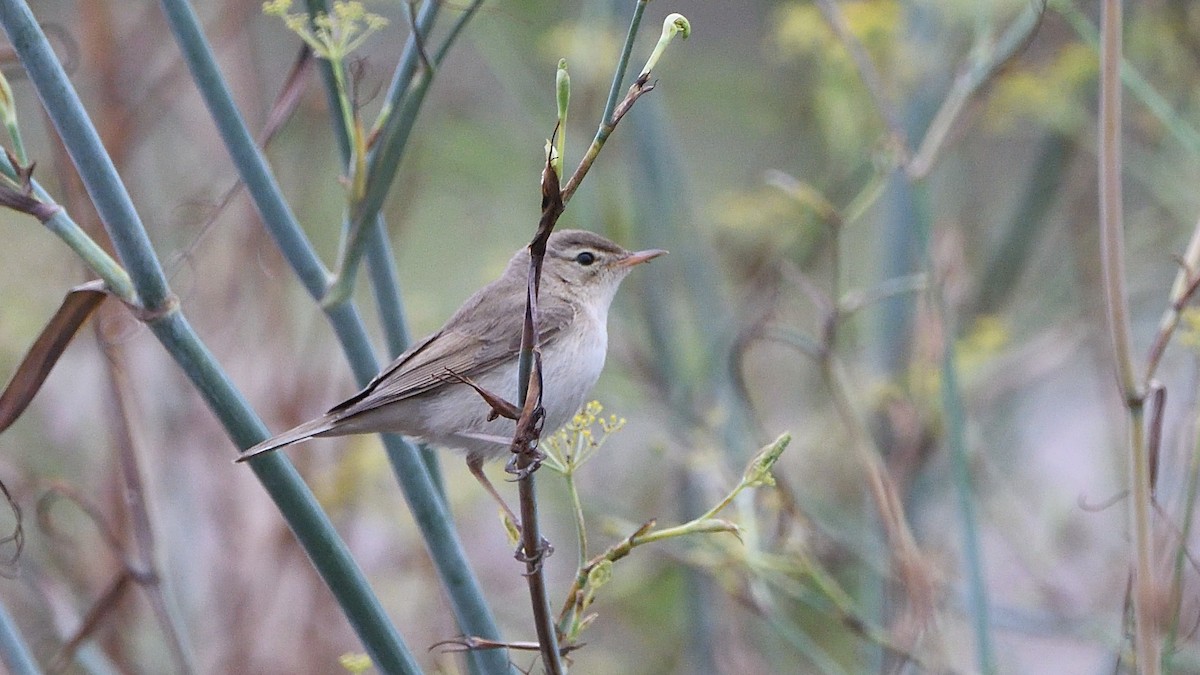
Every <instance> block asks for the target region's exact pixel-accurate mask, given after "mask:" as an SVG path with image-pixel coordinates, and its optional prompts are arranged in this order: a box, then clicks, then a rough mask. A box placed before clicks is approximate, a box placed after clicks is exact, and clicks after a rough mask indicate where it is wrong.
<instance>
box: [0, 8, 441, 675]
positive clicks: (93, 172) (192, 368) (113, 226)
mask: <svg viewBox="0 0 1200 675" xmlns="http://www.w3.org/2000/svg"><path fill="white" fill-rule="evenodd" d="M0 23H3V25H4V30H5V32H6V33H7V34H8V36H9V40H10V41H11V42H12V44H13V46H14V48H15V49H16V51H17V53H18V56H19V57H20V59H21V62H22V65H24V67H25V69H26V71H27V72H28V73H29V77H30V81H31V82H32V83H33V84H34V86H35V88H36V89H37V92H38V96H39V97H40V98H41V100H42V103H43V106H44V107H45V109H46V112H47V114H48V115H49V117H50V119H51V121H52V122H53V124H54V127H55V129H56V130H57V131H58V134H59V136H60V137H61V138H62V141H63V144H64V145H65V146H66V148H67V151H68V153H69V154H70V156H71V160H72V162H73V163H74V164H75V165H76V168H77V170H78V173H79V175H80V176H81V177H82V178H83V180H84V183H85V186H86V188H87V191H88V194H89V196H90V197H91V199H92V202H93V204H94V205H95V206H96V210H97V212H98V213H99V214H100V218H101V220H102V221H103V222H104V225H105V227H106V228H107V230H108V232H109V235H110V237H111V238H112V240H113V243H114V245H115V247H116V248H117V251H118V253H119V254H120V257H121V260H122V262H123V263H124V264H125V265H126V267H127V269H128V270H129V273H130V276H131V278H132V282H133V285H134V287H135V288H136V289H137V292H138V296H139V297H140V298H141V300H142V302H143V308H142V310H143V311H142V312H141V313H140V315H139V318H140V319H141V320H142V321H143V322H145V323H146V325H147V326H148V327H149V328H150V329H151V331H152V332H153V333H154V335H155V336H156V337H157V338H158V339H159V341H160V342H161V343H162V344H163V346H164V347H165V348H166V349H167V351H168V352H169V353H170V354H171V356H172V357H173V358H174V359H175V361H176V363H177V364H178V365H179V366H180V367H181V368H182V369H183V371H184V374H185V375H186V376H187V377H188V378H189V380H191V382H192V384H193V385H194V386H195V387H196V389H197V390H198V391H199V393H200V394H201V395H202V396H203V398H204V400H205V402H206V403H207V404H208V406H209V408H210V409H211V410H212V411H213V413H214V414H215V415H216V416H217V418H218V419H219V420H220V422H221V424H222V425H223V426H224V427H225V429H226V432H227V433H228V434H229V436H230V438H232V439H233V440H234V441H235V443H237V444H238V445H239V446H240V447H250V446H251V445H253V444H254V443H256V442H258V441H260V440H262V439H264V438H266V428H265V427H264V426H263V424H262V422H261V421H260V420H259V419H258V418H257V417H256V416H255V415H254V413H253V411H252V410H251V409H250V407H249V405H248V404H247V403H246V401H245V399H244V398H243V397H242V396H241V394H240V392H238V391H237V390H236V389H235V388H234V386H233V384H232V383H231V382H230V381H229V379H228V377H226V375H225V373H224V372H223V371H222V370H221V368H220V366H219V365H218V364H217V362H216V360H215V359H214V358H213V356H212V354H211V353H210V352H209V351H208V349H207V348H206V347H205V346H204V344H203V343H202V342H201V341H200V339H199V338H198V337H197V336H196V334H195V331H193V330H192V328H191V326H190V325H189V324H188V322H187V320H186V319H185V318H184V316H183V314H182V313H181V312H180V310H179V305H178V302H177V300H176V299H175V298H174V296H173V295H172V294H171V292H170V289H169V287H168V285H167V282H166V279H165V277H164V275H163V272H162V267H161V265H160V264H159V261H158V258H157V256H156V255H155V253H154V249H153V247H152V246H151V244H150V240H149V237H148V236H147V234H146V230H145V227H144V226H143V225H142V223H141V219H140V218H139V217H138V214H137V212H136V210H135V209H134V207H133V204H132V201H131V200H130V198H129V194H128V192H127V191H126V190H125V187H124V185H123V184H122V183H121V180H120V178H119V177H118V176H117V173H116V170H115V168H114V167H113V163H112V160H111V158H109V156H108V154H107V153H106V152H105V150H104V147H103V145H102V144H101V142H100V139H99V136H98V134H97V133H96V130H95V128H94V127H93V125H92V124H91V121H90V120H89V118H88V116H87V113H86V112H85V111H84V109H83V105H82V103H81V102H80V100H79V97H78V95H77V94H76V93H75V90H74V89H73V88H72V87H71V84H70V81H69V80H68V79H67V76H66V73H65V72H64V71H63V69H62V66H61V64H59V63H58V61H57V58H56V57H55V55H54V52H53V50H52V49H51V48H50V45H49V43H48V42H47V40H46V37H45V35H44V34H43V33H42V31H41V29H40V27H39V26H38V24H37V21H36V19H35V18H34V16H33V14H32V12H31V11H30V10H29V7H28V6H27V5H26V4H25V3H24V2H21V1H20V0H0ZM252 469H253V470H254V472H255V474H256V476H257V477H258V478H259V480H260V481H261V482H262V483H263V485H264V487H265V488H266V489H267V492H268V493H269V494H270V495H271V497H272V499H274V500H275V502H276V503H277V504H279V507H280V510H281V512H283V513H284V516H285V518H286V519H287V521H288V525H289V526H290V527H291V528H292V530H293V532H295V534H296V537H297V539H298V540H299V541H300V543H301V545H302V546H303V547H304V549H305V552H306V553H307V554H308V556H309V558H310V559H311V560H312V561H313V565H314V567H316V568H317V571H318V573H320V574H321V576H322V578H323V579H324V580H325V583H326V584H327V585H328V586H329V588H330V590H331V591H332V592H333V594H334V596H335V597H336V598H337V600H338V603H339V605H340V606H341V607H342V609H343V611H344V612H345V614H346V616H347V618H348V619H349V621H350V623H351V625H352V626H353V627H354V629H355V631H356V632H357V633H358V635H359V637H360V639H361V640H362V641H363V643H364V646H365V647H366V649H367V650H368V652H370V653H371V656H372V658H373V659H374V660H375V662H376V663H377V664H379V665H380V667H381V668H386V669H389V670H395V671H396V672H406V673H415V672H419V669H418V668H417V666H416V662H415V660H414V659H413V658H412V656H411V654H410V652H409V651H408V649H407V647H406V646H405V645H404V644H403V641H402V640H401V639H400V636H399V634H398V633H396V631H395V628H394V627H393V626H392V625H391V622H390V621H389V620H388V619H387V615H386V614H385V613H384V612H383V609H382V607H381V606H380V605H379V602H378V600H377V599H376V598H375V596H374V594H373V593H372V592H371V590H370V587H369V585H368V584H367V582H366V577H365V576H364V575H363V573H362V571H361V570H360V569H359V568H358V566H357V565H356V564H355V562H354V560H353V558H352V557H351V556H350V554H349V551H348V550H347V549H346V546H345V544H344V543H343V542H342V541H341V539H340V538H339V537H338V535H337V533H336V531H335V530H334V529H333V525H332V523H330V522H329V519H328V518H327V517H326V516H325V514H324V512H322V511H321V510H320V508H319V507H318V506H317V503H316V500H315V498H313V496H312V493H311V492H309V491H308V489H307V487H306V486H305V485H304V482H303V481H302V480H300V477H299V475H298V474H297V473H296V471H295V469H294V468H293V467H292V466H291V464H290V463H288V462H287V460H286V459H284V458H282V457H271V458H269V459H268V460H267V461H263V462H260V463H256V464H255V465H254V466H253V467H252Z"/></svg>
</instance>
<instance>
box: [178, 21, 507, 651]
mask: <svg viewBox="0 0 1200 675" xmlns="http://www.w3.org/2000/svg"><path fill="white" fill-rule="evenodd" d="M162 5H163V8H164V11H165V13H166V15H167V18H168V22H169V23H170V25H171V29H172V31H173V32H174V34H175V37H176V42H177V43H178V44H179V47H180V49H181V51H182V52H183V54H184V59H185V61H186V62H187V64H188V68H189V70H190V71H191V72H192V77H193V80H194V81H195V83H196V86H197V87H198V88H199V90H200V93H201V95H202V96H203V98H204V101H205V104H206V105H207V106H208V108H209V111H210V114H211V115H212V118H213V121H214V123H215V124H216V125H217V128H218V130H219V131H220V133H221V137H222V140H223V141H224V143H225V146H226V149H227V150H228V151H229V153H230V155H231V156H232V158H233V161H234V164H235V166H236V167H237V170H238V172H239V174H240V175H241V176H242V180H243V182H245V184H246V188H247V190H248V192H249V193H250V195H251V198H252V199H253V201H254V204H255V207H256V208H257V209H258V212H259V214H260V216H261V218H262V221H263V224H264V225H265V226H266V227H267V229H268V231H269V232H270V233H271V236H272V237H273V238H274V239H275V241H276V244H277V245H278V246H279V248H280V250H281V252H282V253H283V254H284V256H285V258H287V260H288V264H289V265H291V267H292V269H293V271H294V272H295V273H296V274H297V276H298V277H299V278H300V281H301V283H302V284H303V285H304V287H305V289H306V290H307V291H308V293H309V295H310V296H311V297H313V298H314V299H316V300H318V301H320V300H321V298H322V297H323V296H324V295H325V291H326V287H327V284H328V279H329V275H328V273H327V272H326V270H325V267H324V265H323V264H322V263H321V261H320V260H319V259H318V257H317V255H316V252H315V251H314V250H313V248H312V245H311V243H309V241H308V239H307V238H306V237H305V235H304V233H303V232H302V231H301V229H300V226H299V224H298V223H297V222H296V220H295V217H294V215H293V214H292V213H291V210H290V209H289V207H288V205H287V203H286V202H285V201H284V199H283V195H282V194H281V192H280V190H279V186H278V184H277V183H276V182H275V180H274V177H273V176H272V175H271V172H270V169H269V168H268V167H267V163H266V159H265V158H264V157H263V156H262V153H261V152H259V150H258V148H257V147H256V146H255V144H254V141H253V139H252V138H251V136H250V134H249V132H248V131H247V129H246V125H245V123H244V122H243V120H242V119H241V114H240V113H239V111H238V109H237V107H236V106H235V105H234V103H233V100H232V97H231V95H230V92H229V89H228V87H227V86H225V83H224V80H223V78H222V77H221V74H220V71H219V69H218V68H217V66H216V63H215V60H214V58H213V54H212V49H211V47H210V46H209V45H208V43H207V40H205V38H204V34H203V32H202V31H201V29H200V26H199V22H198V21H197V19H196V16H195V14H194V12H192V10H191V7H190V6H189V5H188V4H187V2H186V1H185V0H162ZM368 189H369V188H368ZM323 309H324V310H325V313H326V315H327V316H328V318H329V322H330V324H331V326H332V327H333V329H334V332H335V333H336V335H337V337H338V340H339V342H340V343H341V344H342V349H343V351H344V352H345V354H346V357H347V359H348V360H349V361H350V365H351V368H352V370H353V371H354V375H355V378H356V379H357V380H358V381H359V382H360V383H361V384H365V383H366V382H367V381H368V380H369V379H370V378H371V377H373V376H374V375H375V373H376V372H378V369H379V368H378V364H377V362H376V361H375V357H374V354H373V353H372V351H371V345H370V341H369V339H368V337H367V334H366V330H365V328H364V327H363V325H362V321H361V319H360V317H359V315H358V311H357V309H356V308H355V306H354V304H353V303H350V302H345V303H338V304H336V305H334V306H326V307H323ZM257 440H261V438H260V439H256V441H257ZM383 443H384V447H385V448H386V449H387V453H388V458H389V460H390V462H391V464H392V468H393V472H394V473H395V475H396V477H397V479H398V481H399V482H400V484H401V487H402V489H403V492H404V496H405V500H406V501H407V503H408V505H409V508H410V510H411V511H412V514H413V519H414V520H415V521H416V523H417V525H418V527H419V528H420V530H421V533H422V536H423V537H424V540H425V544H426V546H427V547H428V549H429V553H430V557H431V558H432V559H433V562H434V566H435V568H436V569H437V572H438V575H439V578H440V579H441V581H442V584H443V586H444V588H445V589H446V594H447V597H448V598H449V600H450V605H451V610H452V611H453V612H454V616H455V620H456V621H457V623H458V626H459V628H460V630H462V632H463V633H465V634H467V635H473V636H481V637H484V638H492V639H495V638H496V637H497V636H498V634H499V630H498V629H497V627H496V624H495V620H494V619H493V618H492V615H491V612H490V610H489V609H488V608H487V604H486V602H485V600H484V598H483V593H482V590H481V589H480V587H479V583H478V580H477V579H476V578H475V576H474V575H473V574H472V572H471V569H470V566H469V565H468V563H467V560H466V555H465V553H464V552H463V550H462V544H461V542H460V541H459V539H458V536H457V533H456V532H455V531H454V528H453V525H452V523H451V519H450V517H449V514H448V513H447V511H446V507H445V503H444V502H443V500H442V499H441V497H440V496H439V495H438V493H437V490H436V489H435V488H434V486H433V483H432V481H431V480H430V477H429V473H428V472H427V471H426V469H425V465H424V463H423V462H422V461H421V459H420V457H419V456H418V455H417V453H416V451H415V448H413V447H412V446H411V445H410V444H409V443H407V442H406V441H404V439H403V438H401V437H399V436H395V435H391V434H384V435H383ZM252 444H253V443H250V444H246V445H243V446H242V447H249V445H252ZM251 466H252V468H255V469H256V470H257V465H256V464H254V463H253V462H252V463H251ZM288 466H290V464H289V465H288ZM281 512H283V513H284V515H285V517H288V514H287V512H286V511H285V508H284V507H281ZM331 587H332V586H331ZM384 626H390V622H388V621H387V620H386V618H382V621H381V625H380V628H383V627H384ZM392 630H394V629H392ZM470 658H471V659H472V660H473V661H475V662H476V664H475V665H476V666H477V667H479V669H480V670H481V672H489V673H491V672H507V670H508V668H509V664H508V661H507V658H506V655H505V654H503V653H501V652H498V651H494V650H493V651H490V652H472V654H471V656H470ZM377 663H378V662H377ZM480 664H482V665H480Z"/></svg>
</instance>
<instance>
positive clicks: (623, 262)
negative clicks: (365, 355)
mask: <svg viewBox="0 0 1200 675" xmlns="http://www.w3.org/2000/svg"><path fill="white" fill-rule="evenodd" d="M666 254H667V252H666V251H664V250H663V249H661V248H650V249H646V250H645V251H636V252H634V253H630V254H629V255H628V256H626V257H624V258H622V259H620V260H618V261H617V267H633V266H634V265H641V264H642V263H644V262H649V261H651V260H654V259H655V258H657V257H658V256H660V255H666Z"/></svg>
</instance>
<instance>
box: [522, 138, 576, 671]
mask: <svg viewBox="0 0 1200 675" xmlns="http://www.w3.org/2000/svg"><path fill="white" fill-rule="evenodd" d="M562 131H563V130H561V129H560V130H559V132H560V133H562ZM553 154H554V153H553V152H547V153H546V164H545V166H544V167H543V168H542V216H541V221H540V222H539V223H538V230H537V234H536V235H535V236H534V238H533V241H531V242H530V243H529V280H528V283H527V286H526V297H525V322H524V325H523V326H522V328H521V351H520V356H519V360H518V366H517V390H518V393H517V400H518V401H521V403H522V410H521V417H520V419H519V420H517V429H516V433H514V435H513V442H512V452H513V465H514V466H515V472H516V474H517V476H518V479H517V492H518V495H519V498H520V509H521V548H520V556H519V557H520V558H521V559H522V560H523V561H524V562H525V578H526V581H527V582H528V584H529V600H530V603H531V605H532V608H533V620H534V628H535V630H536V631H537V637H538V647H539V649H540V650H541V654H542V665H543V667H544V668H545V669H546V672H547V673H549V675H562V674H563V673H564V672H565V670H564V668H563V663H562V656H561V654H560V653H559V646H558V627H557V626H556V625H555V623H554V616H553V615H552V614H551V613H550V596H549V594H548V593H547V592H546V574H545V561H546V558H547V557H548V556H549V555H550V550H551V549H550V548H549V544H547V543H546V542H545V541H544V540H543V539H542V534H541V526H540V523H539V520H538V506H537V486H536V483H535V481H534V473H535V472H536V471H537V469H538V466H539V462H540V459H539V457H538V455H537V453H538V450H537V443H538V440H539V437H540V435H541V419H540V414H539V412H540V410H541V406H542V353H541V347H540V346H539V345H538V332H539V331H538V319H539V316H538V292H539V290H540V289H541V281H542V261H543V260H544V259H545V257H546V243H547V241H549V239H550V233H551V232H553V231H554V226H555V225H556V224H557V223H558V219H559V216H561V215H562V212H563V200H562V192H561V190H560V189H559V181H558V173H557V172H556V171H555V170H554V165H553V162H552V160H553Z"/></svg>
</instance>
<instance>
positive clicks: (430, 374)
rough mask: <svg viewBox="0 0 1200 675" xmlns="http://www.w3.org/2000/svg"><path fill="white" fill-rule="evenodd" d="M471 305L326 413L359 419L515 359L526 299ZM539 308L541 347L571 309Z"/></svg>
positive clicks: (565, 321) (563, 324)
mask: <svg viewBox="0 0 1200 675" xmlns="http://www.w3.org/2000/svg"><path fill="white" fill-rule="evenodd" d="M471 300H472V301H468V302H467V303H466V304H465V305H464V306H463V307H462V308H460V309H459V310H458V312H456V313H455V315H454V316H452V317H451V318H450V320H449V321H447V322H446V325H445V326H444V327H443V328H442V329H441V330H440V331H438V332H437V333H434V334H433V335H431V336H429V337H427V338H425V339H424V340H422V341H421V342H420V343H418V344H416V345H413V346H412V347H411V348H410V349H409V350H408V351H406V352H404V353H403V354H401V355H400V356H399V357H397V358H396V360H395V361H393V362H392V363H391V365H389V366H388V367H387V368H385V369H384V370H383V371H382V372H381V373H380V374H379V375H377V376H376V377H375V379H374V380H372V381H371V383H370V384H368V385H367V386H366V388H364V389H363V390H362V391H360V392H359V393H357V394H355V395H354V396H352V397H351V398H349V399H347V400H345V401H343V402H342V403H339V404H338V405H336V406H334V407H333V409H331V410H330V411H329V412H330V413H333V414H337V415H338V416H339V417H349V416H351V415H357V414H359V413H362V412H365V411H367V410H373V409H375V408H378V407H381V406H384V405H387V404H389V403H394V402H396V401H400V400H403V399H406V398H409V397H412V396H416V395H418V394H422V393H425V392H427V391H429V390H431V389H433V388H435V387H437V386H440V385H442V384H444V383H445V382H447V380H449V379H452V378H453V375H462V376H464V377H470V378H474V377H478V376H479V375H480V374H481V373H485V372H487V371H489V370H491V369H492V368H494V367H496V366H497V365H499V364H501V363H504V362H505V361H506V360H508V359H512V358H515V357H516V354H517V352H518V351H519V350H520V348H521V326H522V324H523V323H524V320H525V298H524V294H518V297H516V298H512V297H509V298H507V299H506V300H504V301H503V303H504V305H505V306H504V307H495V306H492V307H489V308H488V310H487V311H486V312H484V311H481V310H480V309H479V303H477V302H473V300H475V298H472V299H471ZM493 300H495V298H493ZM509 305H511V306H509ZM540 309H541V311H540V314H539V319H540V321H539V325H538V329H539V330H538V334H539V342H540V343H541V344H543V345H545V344H546V343H548V342H550V341H552V340H554V339H555V337H556V336H557V335H559V334H560V333H561V332H562V331H563V329H564V328H566V326H567V325H568V324H569V323H570V321H571V319H572V318H573V316H574V309H573V308H572V307H571V306H570V305H568V304H567V303H564V302H547V303H545V306H543V307H541V308H540Z"/></svg>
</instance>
